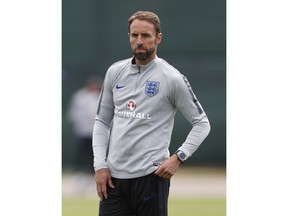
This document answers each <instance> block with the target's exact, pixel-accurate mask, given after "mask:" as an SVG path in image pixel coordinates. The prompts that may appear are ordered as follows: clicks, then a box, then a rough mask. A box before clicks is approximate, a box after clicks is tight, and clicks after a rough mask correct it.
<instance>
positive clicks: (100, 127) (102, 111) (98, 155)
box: [92, 68, 114, 172]
mask: <svg viewBox="0 0 288 216" xmlns="http://www.w3.org/2000/svg"><path fill="white" fill-rule="evenodd" d="M113 115H114V103H113V91H112V70H111V68H109V69H108V70H107V73H106V76H105V79H104V83H103V85H102V90H101V94H100V97H99V101H98V108H97V112H96V116H95V122H94V129H93V136H92V148H93V155H94V163H93V166H94V170H95V172H96V171H97V170H99V169H101V168H107V164H106V156H107V151H108V144H109V136H110V126H111V122H112V119H113Z"/></svg>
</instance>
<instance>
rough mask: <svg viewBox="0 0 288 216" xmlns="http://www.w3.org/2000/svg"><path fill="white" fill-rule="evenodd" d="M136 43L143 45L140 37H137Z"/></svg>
mask: <svg viewBox="0 0 288 216" xmlns="http://www.w3.org/2000/svg"><path fill="white" fill-rule="evenodd" d="M136 44H137V46H142V45H143V42H142V40H141V38H140V37H138V38H137V41H136Z"/></svg>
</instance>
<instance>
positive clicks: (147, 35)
mask: <svg viewBox="0 0 288 216" xmlns="http://www.w3.org/2000/svg"><path fill="white" fill-rule="evenodd" d="M142 37H143V38H149V37H150V34H147V33H144V34H142Z"/></svg>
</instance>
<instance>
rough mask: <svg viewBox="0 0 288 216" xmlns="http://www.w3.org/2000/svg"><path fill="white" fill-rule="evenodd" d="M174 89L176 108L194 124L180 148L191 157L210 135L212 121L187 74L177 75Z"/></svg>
mask: <svg viewBox="0 0 288 216" xmlns="http://www.w3.org/2000/svg"><path fill="white" fill-rule="evenodd" d="M172 91H173V93H172V95H173V101H174V104H175V106H176V108H177V109H178V110H179V111H180V112H181V113H182V114H183V116H184V117H185V118H186V119H187V120H188V121H189V122H190V124H191V125H192V129H191V130H190V132H189V134H188V136H187V138H186V140H185V142H184V143H183V144H182V145H181V146H180V147H179V149H178V150H181V151H183V152H184V153H185V154H186V155H187V156H188V157H190V156H191V155H192V154H193V153H194V152H195V151H196V150H197V148H198V147H199V146H200V145H201V143H202V142H203V141H204V140H205V138H206V137H207V136H208V134H209V132H210V123H209V120H208V117H207V115H206V113H205V112H204V109H203V108H202V106H201V104H200V102H199V101H198V99H197V97H196V95H195V94H194V92H193V90H192V88H191V85H190V83H189V81H188V80H187V78H186V77H185V76H183V75H182V74H179V76H177V77H176V79H175V80H174V81H173V88H172Z"/></svg>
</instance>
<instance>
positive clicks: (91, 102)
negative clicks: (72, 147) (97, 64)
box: [68, 76, 102, 172]
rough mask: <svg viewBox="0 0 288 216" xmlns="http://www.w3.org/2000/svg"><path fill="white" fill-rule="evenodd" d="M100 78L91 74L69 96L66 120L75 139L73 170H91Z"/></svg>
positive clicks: (100, 84)
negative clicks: (83, 83)
mask: <svg viewBox="0 0 288 216" xmlns="http://www.w3.org/2000/svg"><path fill="white" fill-rule="evenodd" d="M101 86H102V80H101V79H100V78H99V77H96V76H91V77H89V78H88V79H87V80H86V83H85V86H83V87H82V88H80V89H79V90H77V91H76V92H75V93H74V94H73V95H72V97H71V100H70V104H69V106H68V121H69V122H70V123H71V124H72V127H73V131H74V134H75V136H76V139H77V146H76V155H75V162H74V165H75V167H74V168H75V170H77V171H82V172H93V170H94V169H93V151H92V147H91V146H92V132H93V126H94V118H95V114H96V109H97V103H98V99H99V95H100V91H101Z"/></svg>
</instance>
